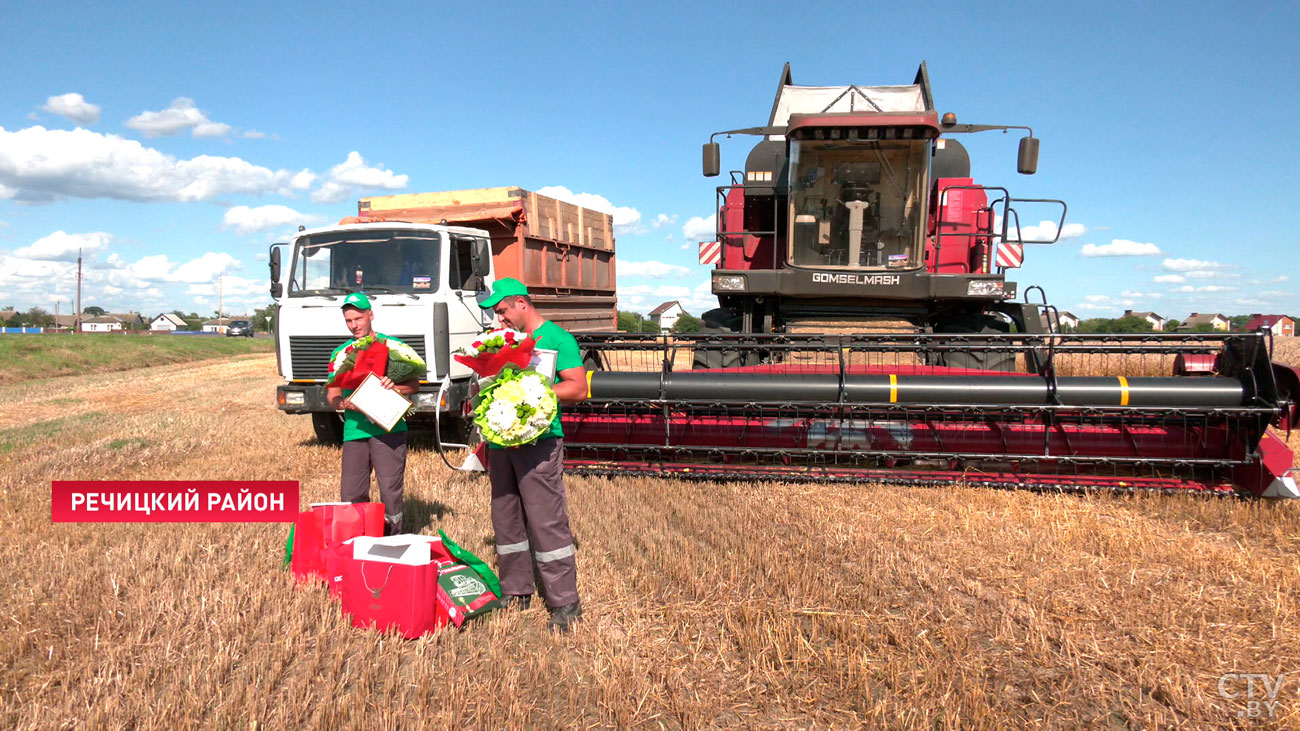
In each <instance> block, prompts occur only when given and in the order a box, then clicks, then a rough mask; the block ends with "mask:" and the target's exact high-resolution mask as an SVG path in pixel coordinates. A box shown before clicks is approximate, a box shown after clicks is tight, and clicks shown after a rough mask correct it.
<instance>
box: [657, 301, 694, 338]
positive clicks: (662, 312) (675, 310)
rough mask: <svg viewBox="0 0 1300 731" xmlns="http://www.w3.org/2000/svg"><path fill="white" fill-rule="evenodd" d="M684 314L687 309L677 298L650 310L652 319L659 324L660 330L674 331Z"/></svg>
mask: <svg viewBox="0 0 1300 731" xmlns="http://www.w3.org/2000/svg"><path fill="white" fill-rule="evenodd" d="M684 314H686V310H685V309H683V308H682V306H681V304H680V303H679V302H678V301H677V300H673V301H672V302H665V303H663V304H662V305H659V306H658V307H656V308H654V309H653V310H650V319H651V320H653V321H654V322H655V324H656V325H658V326H659V331H660V332H672V330H673V326H674V325H676V324H677V320H678V319H679V318H680V317H681V316H682V315H684Z"/></svg>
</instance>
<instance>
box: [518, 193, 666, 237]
mask: <svg viewBox="0 0 1300 731" xmlns="http://www.w3.org/2000/svg"><path fill="white" fill-rule="evenodd" d="M537 194H538V195H544V196H549V197H551V198H558V199H559V200H562V201H564V202H566V203H572V204H573V205H575V206H582V207H583V208H590V209H591V210H593V211H601V212H602V213H612V214H613V215H614V233H615V234H619V235H622V234H637V233H645V229H643V228H642V227H641V212H640V211H638V210H637V209H635V208H632V207H630V206H616V205H614V204H613V203H610V202H609V199H608V198H606V197H605V196H603V195H597V194H595V193H574V192H573V191H571V190H569V189H568V188H566V187H564V186H563V185H548V186H546V187H544V188H538V189H537ZM659 218H664V215H663V214H662V213H661V214H659ZM655 220H656V221H658V219H655ZM653 228H659V226H653Z"/></svg>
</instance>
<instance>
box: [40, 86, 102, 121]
mask: <svg viewBox="0 0 1300 731" xmlns="http://www.w3.org/2000/svg"><path fill="white" fill-rule="evenodd" d="M41 109H44V110H45V111H47V112H49V113H50V114H57V115H59V116H60V117H67V118H68V119H71V120H72V121H74V122H76V123H77V124H95V123H96V122H98V121H99V106H98V105H96V104H91V103H90V102H88V101H86V99H85V98H84V97H82V96H81V95H80V94H77V93H71V94H60V95H58V96H52V97H50V98H49V99H46V100H45V106H43V107H41Z"/></svg>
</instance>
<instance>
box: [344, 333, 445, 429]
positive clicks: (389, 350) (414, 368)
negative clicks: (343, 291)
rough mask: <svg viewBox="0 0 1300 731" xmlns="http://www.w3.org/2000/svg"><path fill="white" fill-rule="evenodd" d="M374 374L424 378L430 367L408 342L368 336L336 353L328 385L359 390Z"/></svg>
mask: <svg viewBox="0 0 1300 731" xmlns="http://www.w3.org/2000/svg"><path fill="white" fill-rule="evenodd" d="M372 373H373V374H374V375H375V376H377V377H381V378H382V377H384V376H387V377H388V380H389V381H391V382H392V383H403V382H405V381H409V380H411V379H414V378H424V377H425V376H426V375H427V374H428V366H427V365H426V364H425V362H424V359H423V358H421V357H420V354H419V353H417V352H415V349H414V348H412V347H411V346H409V345H407V344H406V343H403V342H399V341H397V340H391V339H387V338H379V337H376V336H374V335H367V336H366V337H363V338H359V339H357V341H356V342H354V343H352V344H351V345H349V346H348V347H346V348H343V349H342V350H340V351H339V352H338V353H337V354H336V355H335V356H334V359H333V360H331V361H330V364H329V376H328V378H327V380H326V382H325V385H326V386H327V387H333V388H343V389H356V388H357V387H358V386H360V385H361V382H362V381H364V380H366V376H369V375H370V374H372ZM411 408H412V409H414V408H415V407H414V406H412V407H411ZM408 413H409V412H408Z"/></svg>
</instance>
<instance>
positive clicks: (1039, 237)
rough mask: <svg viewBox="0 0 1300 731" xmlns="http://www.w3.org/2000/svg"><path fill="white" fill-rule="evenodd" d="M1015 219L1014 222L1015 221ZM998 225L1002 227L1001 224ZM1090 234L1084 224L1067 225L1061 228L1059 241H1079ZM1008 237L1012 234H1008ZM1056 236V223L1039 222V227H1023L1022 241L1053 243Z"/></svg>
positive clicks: (1021, 229)
mask: <svg viewBox="0 0 1300 731" xmlns="http://www.w3.org/2000/svg"><path fill="white" fill-rule="evenodd" d="M1000 218H1001V217H999V219H1000ZM1014 220H1015V219H1014V217H1013V218H1012V221H1014ZM997 225H999V226H1000V225H1001V224H1000V223H999V224H997ZM1086 233H1088V227H1087V226H1084V225H1083V224H1082V223H1067V224H1065V226H1063V227H1061V236H1060V238H1059V239H1057V240H1058V241H1064V240H1066V239H1077V238H1079V237H1080V236H1082V235H1084V234H1086ZM1007 235H1008V236H1010V235H1011V234H1010V233H1008V234H1007ZM1055 236H1056V221H1039V222H1038V225H1036V226H1035V225H1030V226H1021V227H1020V240H1021V241H1051V240H1053V238H1054V237H1055Z"/></svg>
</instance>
